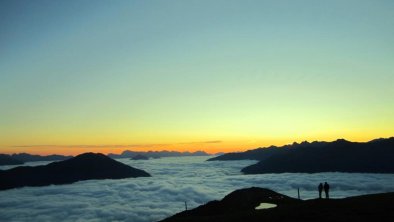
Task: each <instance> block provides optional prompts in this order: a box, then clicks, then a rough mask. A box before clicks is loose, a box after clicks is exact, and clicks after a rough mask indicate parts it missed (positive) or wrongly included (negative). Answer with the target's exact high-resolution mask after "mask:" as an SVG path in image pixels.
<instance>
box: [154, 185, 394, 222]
mask: <svg viewBox="0 0 394 222" xmlns="http://www.w3.org/2000/svg"><path fill="white" fill-rule="evenodd" d="M281 196H282V197H283V198H279V199H278V197H281ZM270 197H271V198H270ZM261 202H265V203H275V204H277V205H278V206H277V207H276V208H271V209H265V210H255V209H254V208H255V207H256V206H257V205H258V204H259V203H261ZM392 218H394V193H385V194H374V195H365V196H358V197H350V198H345V199H334V200H325V199H322V200H318V199H314V200H306V201H301V200H296V199H292V198H289V197H286V196H284V195H281V194H278V193H275V192H273V191H270V190H267V189H262V188H249V189H243V190H238V191H235V192H233V193H231V194H229V195H228V196H226V197H225V198H224V199H223V200H221V201H211V202H209V203H208V204H205V205H202V206H200V207H197V208H195V209H192V210H188V211H183V212H181V213H178V214H176V215H174V216H172V217H169V218H167V219H164V220H163V221H162V222H180V221H188V222H197V221H204V222H211V221H212V222H217V221H225V222H245V221H252V222H253V221H267V222H271V221H283V222H286V221H306V222H308V221H319V222H325V221H327V222H328V221H344V222H345V221H369V222H370V221H392Z"/></svg>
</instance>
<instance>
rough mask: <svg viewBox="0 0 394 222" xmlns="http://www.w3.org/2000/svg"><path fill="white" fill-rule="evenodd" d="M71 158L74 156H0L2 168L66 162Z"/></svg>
mask: <svg viewBox="0 0 394 222" xmlns="http://www.w3.org/2000/svg"><path fill="white" fill-rule="evenodd" d="M71 157H72V156H63V155H48V156H40V155H32V154H28V153H17V154H12V155H7V154H0V166H2V165H20V164H23V163H25V162H35V161H57V160H66V159H69V158H71Z"/></svg>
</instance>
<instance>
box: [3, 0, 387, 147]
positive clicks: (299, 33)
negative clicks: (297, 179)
mask: <svg viewBox="0 0 394 222" xmlns="http://www.w3.org/2000/svg"><path fill="white" fill-rule="evenodd" d="M393 12H394V1H372V0H371V1H362V0H357V1H351V0H341V1H312V0H310V1H301V0H300V1H181V0H179V1H171V0H170V1H87V0H84V1H82V0H81V1H58V0H55V1H42V0H37V1H20V0H17V1H8V0H2V1H0V103H1V109H0V137H1V139H0V152H8V153H10V152H19V151H29V152H35V153H49V152H51V153H56V152H58V153H59V152H61V153H78V152H82V148H81V149H78V148H75V147H78V146H79V145H81V146H82V145H83V146H85V147H89V146H91V149H97V146H98V145H99V146H102V145H104V146H107V147H109V148H108V149H104V148H101V149H98V150H97V151H102V152H116V151H119V149H120V148H119V149H117V148H116V147H118V146H117V145H123V146H134V145H135V146H136V147H139V149H164V148H168V149H177V150H197V149H205V150H208V151H212V152H216V151H233V150H243V149H246V148H253V147H257V146H265V145H271V144H278V145H279V144H284V143H289V142H292V141H301V140H333V139H336V138H347V139H350V140H357V141H366V140H369V139H373V138H375V137H388V136H393V135H394V87H393V86H394V65H393V64H394V13H393ZM210 141H217V142H215V143H210ZM185 144H187V145H185ZM21 146H23V147H21ZM51 146H53V147H54V146H58V147H63V148H62V149H61V150H53V149H54V148H53V149H52V150H51V148H50V147H51ZM59 149H60V148H59ZM86 149H88V148H86Z"/></svg>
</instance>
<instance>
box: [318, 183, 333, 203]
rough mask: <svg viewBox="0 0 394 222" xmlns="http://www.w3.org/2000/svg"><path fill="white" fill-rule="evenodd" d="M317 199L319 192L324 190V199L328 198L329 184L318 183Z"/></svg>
mask: <svg viewBox="0 0 394 222" xmlns="http://www.w3.org/2000/svg"><path fill="white" fill-rule="evenodd" d="M318 189H319V199H321V193H322V192H323V190H324V194H325V195H326V199H329V198H330V185H329V184H328V183H327V182H324V185H323V184H322V183H320V184H319V187H318Z"/></svg>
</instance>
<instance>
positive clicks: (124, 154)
mask: <svg viewBox="0 0 394 222" xmlns="http://www.w3.org/2000/svg"><path fill="white" fill-rule="evenodd" d="M137 155H142V156H146V157H149V158H161V157H181V156H209V154H208V153H206V152H204V151H196V152H178V151H166V150H164V151H147V152H144V151H131V150H125V151H123V152H122V153H121V154H113V153H110V154H108V156H109V157H111V158H132V157H135V156H137Z"/></svg>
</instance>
